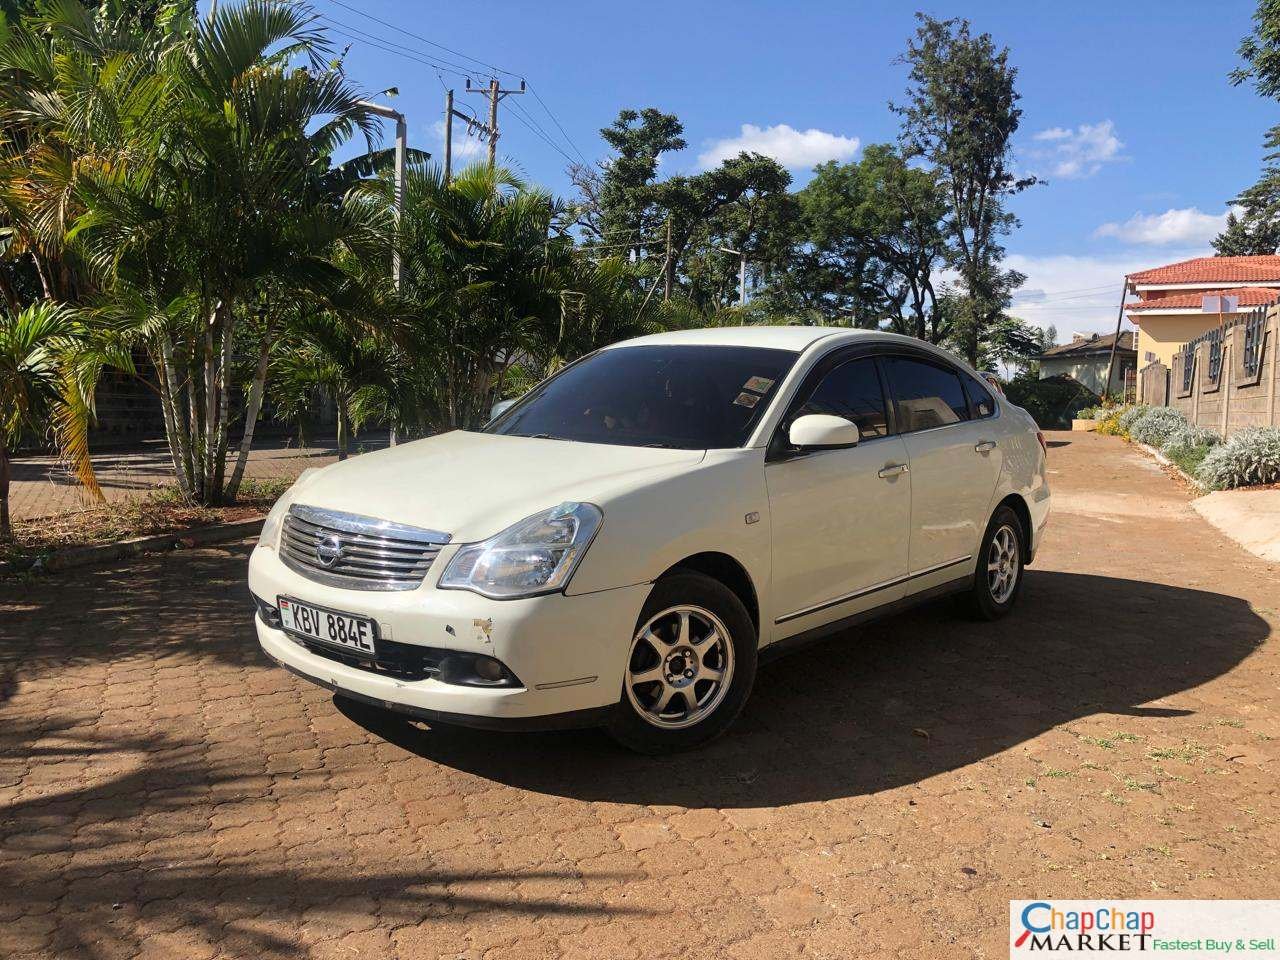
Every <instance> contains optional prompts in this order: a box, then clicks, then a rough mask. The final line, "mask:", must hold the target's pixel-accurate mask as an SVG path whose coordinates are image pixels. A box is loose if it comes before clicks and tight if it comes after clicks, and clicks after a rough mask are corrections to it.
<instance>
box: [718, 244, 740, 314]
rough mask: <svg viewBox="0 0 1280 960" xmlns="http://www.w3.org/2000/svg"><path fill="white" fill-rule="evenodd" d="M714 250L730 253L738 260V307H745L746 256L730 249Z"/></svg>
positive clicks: (720, 248)
mask: <svg viewBox="0 0 1280 960" xmlns="http://www.w3.org/2000/svg"><path fill="white" fill-rule="evenodd" d="M716 249H717V250H723V251H724V252H725V253H732V254H733V255H734V256H735V257H737V258H738V306H740V307H745V306H746V305H747V255H746V254H745V253H743V252H742V251H741V250H734V249H732V248H731V247H716Z"/></svg>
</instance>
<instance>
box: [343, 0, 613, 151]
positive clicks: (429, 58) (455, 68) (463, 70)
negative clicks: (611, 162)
mask: <svg viewBox="0 0 1280 960" xmlns="http://www.w3.org/2000/svg"><path fill="white" fill-rule="evenodd" d="M329 2H331V3H334V4H336V5H337V6H339V7H342V8H343V9H344V10H349V11H351V12H352V13H354V14H356V15H357V16H361V17H364V18H365V19H367V20H371V21H373V22H374V23H379V24H382V25H383V26H384V27H387V28H389V29H391V30H394V31H396V32H397V33H400V34H403V35H404V36H406V37H410V38H412V39H414V40H418V41H420V42H421V43H426V44H429V45H430V46H433V47H435V48H437V49H439V50H444V51H445V52H446V53H450V54H453V55H454V56H456V57H461V58H462V59H463V60H469V61H471V62H472V63H474V64H477V65H479V66H481V67H484V68H485V69H486V70H490V71H493V72H494V73H500V74H504V75H506V76H509V77H515V78H518V79H520V81H521V83H525V82H526V81H525V80H524V78H523V77H522V76H521V75H520V74H518V73H514V72H513V71H511V70H504V69H503V68H501V67H499V66H497V65H496V64H492V63H488V62H487V61H484V60H481V59H479V58H478V57H473V56H471V55H470V54H466V53H463V52H462V51H460V50H455V49H454V48H453V47H448V46H445V45H444V44H442V43H437V42H436V41H434V40H428V39H427V38H426V37H424V36H422V35H421V34H418V33H414V32H413V31H411V30H406V29H404V28H403V27H399V26H397V25H396V24H394V23H391V22H389V21H387V20H383V19H381V18H379V17H375V16H374V15H373V14H370V13H366V12H364V11H363V10H359V9H357V8H356V7H353V6H351V5H350V4H348V3H345V2H343V0H329ZM319 16H321V17H322V18H324V19H326V20H328V21H329V22H330V23H333V24H337V25H340V26H342V27H344V28H345V29H347V30H351V31H354V32H356V33H359V34H361V35H362V36H363V37H364V38H365V41H366V42H369V43H374V44H375V45H376V44H377V43H381V44H385V45H389V46H391V47H396V48H398V49H399V50H400V51H407V52H405V53H403V54H402V55H404V56H413V57H418V58H420V59H419V61H418V62H423V61H424V60H425V61H426V62H427V63H428V64H429V65H430V66H433V67H436V68H437V70H439V69H444V70H445V71H446V72H449V73H456V74H457V75H458V76H462V77H465V76H467V75H468V74H469V73H473V72H475V71H473V70H472V69H471V68H470V67H468V66H466V65H465V64H460V63H457V62H456V61H450V60H445V59H444V58H442V57H436V56H433V55H431V54H426V53H423V52H421V51H418V50H413V49H411V48H410V47H407V46H405V45H404V44H401V43H396V42H395V41H393V40H388V39H387V38H385V37H381V36H376V35H374V34H371V33H368V32H366V31H363V30H360V29H359V28H357V27H353V26H351V25H350V24H346V23H343V22H342V21H340V20H337V19H335V18H334V17H332V16H330V15H328V14H319ZM353 39H354V38H353ZM381 49H384V50H385V49H386V47H385V46H384V47H382V48H381ZM387 52H395V51H387ZM442 82H443V81H442ZM530 92H531V93H533V95H534V98H535V99H537V101H538V103H539V105H540V106H541V107H542V109H543V110H544V111H545V112H546V114H547V116H548V117H550V118H551V122H552V123H554V124H555V126H556V128H557V129H558V130H559V131H560V134H561V136H562V137H563V138H564V142H565V143H566V144H567V145H568V146H569V148H570V149H571V150H573V151H574V152H575V153H576V154H577V155H578V157H579V159H581V160H582V162H583V163H587V162H588V160H587V158H586V156H585V155H584V154H583V152H582V150H581V149H579V147H578V145H577V144H576V143H574V141H573V138H572V137H570V136H569V134H568V132H567V131H566V130H565V128H564V126H563V124H561V123H560V120H559V119H558V118H557V117H556V115H555V114H554V113H552V111H551V108H550V107H549V106H548V105H547V103H546V101H545V100H543V99H542V96H541V94H539V93H538V92H537V91H536V90H533V89H532V87H531V86H530ZM525 117H526V119H527V120H528V121H529V123H527V124H526V126H530V125H531V127H532V128H533V129H534V131H535V132H536V133H538V134H539V135H540V136H541V137H542V138H543V139H544V140H546V141H547V142H548V144H549V145H550V146H551V147H552V148H553V149H554V150H556V151H557V152H558V153H559V154H560V155H561V156H563V157H564V158H565V159H566V160H568V161H569V162H570V163H573V162H575V161H574V159H573V157H570V156H569V155H568V154H567V153H565V152H564V150H562V149H560V147H559V146H558V145H557V144H556V143H555V142H554V141H553V139H552V137H551V135H550V134H548V133H547V132H546V130H545V129H544V128H543V127H542V125H541V124H539V123H538V122H537V121H536V120H535V119H534V118H533V116H532V115H530V114H528V113H525Z"/></svg>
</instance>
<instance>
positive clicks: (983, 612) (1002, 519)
mask: <svg viewBox="0 0 1280 960" xmlns="http://www.w3.org/2000/svg"><path fill="white" fill-rule="evenodd" d="M1025 544H1026V536H1025V533H1024V531H1023V529H1022V521H1021V520H1019V519H1018V515H1017V514H1016V513H1014V512H1013V510H1011V509H1010V508H1009V507H1006V506H1002V507H1000V508H999V509H997V510H996V512H995V514H994V515H993V516H992V517H991V522H990V523H989V524H987V531H986V534H985V535H984V536H983V538H982V549H981V550H980V551H979V553H978V563H977V566H976V568H975V570H974V576H973V587H972V589H971V590H970V592H969V597H968V607H969V610H970V612H971V613H973V615H974V616H976V617H978V618H979V619H982V620H998V619H1000V618H1001V617H1003V616H1004V615H1005V614H1007V613H1008V612H1009V611H1010V610H1012V609H1013V604H1014V602H1015V601H1016V600H1017V599H1018V594H1019V593H1020V592H1021V591H1022V568H1023V564H1024V563H1025V559H1024V557H1025V554H1026V550H1025Z"/></svg>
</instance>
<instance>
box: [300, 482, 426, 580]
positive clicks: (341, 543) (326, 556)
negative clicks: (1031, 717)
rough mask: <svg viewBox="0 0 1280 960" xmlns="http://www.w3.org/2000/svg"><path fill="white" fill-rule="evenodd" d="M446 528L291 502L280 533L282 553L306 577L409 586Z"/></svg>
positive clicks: (420, 575)
mask: <svg viewBox="0 0 1280 960" xmlns="http://www.w3.org/2000/svg"><path fill="white" fill-rule="evenodd" d="M448 542H449V534H447V533H441V532H439V531H438V530H424V529H422V528H421V527H409V526H405V525H404V524H399V523H391V522H390V521H388V520H377V519H375V518H373V517H362V516H359V515H357V514H354V513H341V512H339V511H337V510H322V509H320V508H319V507H308V506H304V505H302V504H298V503H295V504H293V505H292V506H291V507H289V513H288V514H287V515H286V516H285V518H284V526H283V529H282V530H281V533H280V559H281V560H282V561H283V562H284V565H285V566H287V567H288V568H289V569H290V570H293V571H295V572H297V573H300V574H302V575H303V576H304V577H307V578H308V579H310V580H315V581H317V582H319V583H324V584H328V585H330V586H334V587H345V588H346V589H348V590H412V589H414V588H415V587H417V586H418V585H419V584H421V583H422V578H423V577H425V576H426V575H427V571H428V570H430V569H431V564H432V562H433V561H434V560H435V558H436V556H437V555H438V554H439V553H440V548H441V547H443V546H444V545H445V544H446V543H448Z"/></svg>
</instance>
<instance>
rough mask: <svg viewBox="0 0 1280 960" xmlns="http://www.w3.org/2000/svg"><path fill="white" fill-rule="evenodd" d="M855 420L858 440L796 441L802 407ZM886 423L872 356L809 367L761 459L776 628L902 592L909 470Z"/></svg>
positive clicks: (803, 625) (817, 621)
mask: <svg viewBox="0 0 1280 960" xmlns="http://www.w3.org/2000/svg"><path fill="white" fill-rule="evenodd" d="M811 413H825V414H833V415H835V416H840V417H844V418H846V419H848V420H850V421H852V422H853V423H855V424H857V426H858V430H859V436H860V439H859V442H858V444H857V445H856V446H853V447H847V448H842V449H834V450H815V451H807V452H805V451H797V450H795V449H794V448H793V447H791V445H790V442H789V441H788V440H787V430H788V429H789V427H790V425H791V423H792V422H793V421H794V420H795V419H796V418H797V417H799V416H803V415H805V414H811ZM906 463H907V451H906V445H905V444H904V442H903V441H902V439H901V438H900V437H896V436H893V435H892V434H891V431H890V418H889V416H888V406H887V401H886V396H885V393H884V389H883V379H882V377H881V374H880V371H879V367H878V364H877V361H876V360H875V359H873V358H872V357H866V356H864V357H861V358H852V359H850V358H847V357H846V358H834V359H833V360H831V361H829V362H828V363H826V364H824V365H821V366H820V367H819V368H818V370H816V371H815V374H813V375H811V376H810V377H809V378H808V379H807V380H806V384H805V386H804V387H802V388H801V391H800V392H799V394H798V395H797V398H796V400H795V402H793V403H792V405H791V407H790V408H789V410H788V412H787V415H786V416H785V417H784V418H783V420H782V422H781V423H780V425H779V428H778V432H777V434H776V435H775V437H774V442H773V443H772V444H771V445H770V450H769V456H768V458H767V461H766V465H765V482H766V485H767V488H768V493H769V509H770V512H771V520H772V531H773V539H772V552H773V597H774V603H773V608H774V610H775V611H776V612H777V619H776V623H777V625H778V627H779V630H778V636H779V637H785V636H790V635H792V634H795V633H800V632H802V631H804V630H807V629H809V628H810V627H814V626H821V625H822V624H825V623H827V622H830V621H832V620H838V619H840V618H842V617H846V616H851V615H853V614H855V613H859V612H861V611H862V610H865V609H868V608H869V607H873V606H878V605H879V604H881V603H887V602H889V601H891V600H896V599H899V598H900V597H901V596H902V595H903V591H904V589H905V588H904V587H903V585H902V581H903V578H904V577H905V574H906V569H907V529H908V523H909V519H910V517H909V512H910V509H911V477H910V474H909V473H908V472H907V471H906V470H905V469H904V468H905V467H906Z"/></svg>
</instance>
